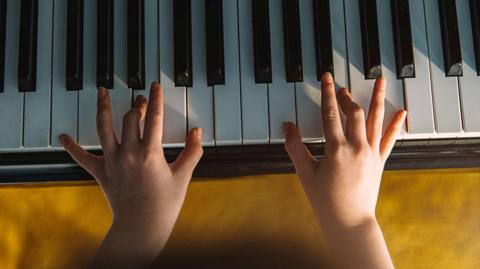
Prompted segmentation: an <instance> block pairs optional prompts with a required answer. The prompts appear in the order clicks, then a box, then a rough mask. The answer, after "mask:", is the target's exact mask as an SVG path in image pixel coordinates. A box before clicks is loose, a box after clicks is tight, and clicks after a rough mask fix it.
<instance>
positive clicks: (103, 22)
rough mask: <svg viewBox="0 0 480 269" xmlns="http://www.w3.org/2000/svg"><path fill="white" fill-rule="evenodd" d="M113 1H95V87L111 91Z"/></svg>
mask: <svg viewBox="0 0 480 269" xmlns="http://www.w3.org/2000/svg"><path fill="white" fill-rule="evenodd" d="M113 5H114V0H98V1H97V87H99V88H100V87H104V88H107V89H113V76H114V75H113V70H114V69H113V61H114V59H113V55H114V54H113V53H114V45H113V42H114V41H113V40H114V39H113V38H114V36H113V33H114V32H113V31H114V28H113V27H114V26H113V24H114V21H113V20H114V17H113V16H114V15H113V14H114V6H113Z"/></svg>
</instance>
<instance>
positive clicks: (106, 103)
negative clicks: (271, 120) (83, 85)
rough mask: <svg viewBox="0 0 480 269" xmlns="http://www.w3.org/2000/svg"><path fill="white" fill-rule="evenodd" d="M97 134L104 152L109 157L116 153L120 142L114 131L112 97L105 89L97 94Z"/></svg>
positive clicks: (101, 89)
mask: <svg viewBox="0 0 480 269" xmlns="http://www.w3.org/2000/svg"><path fill="white" fill-rule="evenodd" d="M97 132H98V136H99V138H100V143H101V144H102V148H103V151H104V152H105V153H106V154H107V155H108V154H110V153H112V152H113V151H115V149H116V148H117V145H118V142H117V138H116V137H115V131H114V129H113V122H112V111H111V110H110V97H109V94H108V91H107V89H105V88H100V89H99V90H98V93H97Z"/></svg>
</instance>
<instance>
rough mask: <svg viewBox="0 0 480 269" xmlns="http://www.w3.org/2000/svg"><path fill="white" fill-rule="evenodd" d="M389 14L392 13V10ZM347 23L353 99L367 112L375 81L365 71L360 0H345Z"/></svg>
mask: <svg viewBox="0 0 480 269" xmlns="http://www.w3.org/2000/svg"><path fill="white" fill-rule="evenodd" d="M388 14H390V12H389V13H388ZM345 24H346V36H347V40H348V42H347V47H348V66H349V76H350V91H351V93H352V96H353V100H354V101H355V102H357V103H358V104H359V105H360V106H361V107H362V108H363V109H364V110H365V113H367V112H368V107H369V106H370V99H371V97H372V89H373V85H374V83H375V81H374V80H366V79H365V75H364V72H363V50H362V31H361V28H360V10H359V1H358V0H345ZM392 50H393V48H392Z"/></svg>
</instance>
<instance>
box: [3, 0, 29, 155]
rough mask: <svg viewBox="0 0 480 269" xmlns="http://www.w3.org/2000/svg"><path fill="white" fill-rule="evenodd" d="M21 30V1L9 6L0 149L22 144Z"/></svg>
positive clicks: (11, 3)
mask: <svg viewBox="0 0 480 269" xmlns="http://www.w3.org/2000/svg"><path fill="white" fill-rule="evenodd" d="M19 30H20V1H9V2H8V5H7V27H6V38H5V42H6V43H5V51H6V53H5V82H4V85H3V87H4V88H3V90H4V92H3V93H0V124H1V125H0V126H2V132H1V138H0V149H16V148H19V147H21V143H22V123H23V99H24V95H23V93H20V92H18V82H17V81H18V79H17V77H18V76H17V72H18V41H19Z"/></svg>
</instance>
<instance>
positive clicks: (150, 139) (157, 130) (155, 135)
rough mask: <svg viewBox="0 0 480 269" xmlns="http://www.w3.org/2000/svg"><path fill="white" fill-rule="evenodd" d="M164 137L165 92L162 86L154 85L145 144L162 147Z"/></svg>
mask: <svg viewBox="0 0 480 269" xmlns="http://www.w3.org/2000/svg"><path fill="white" fill-rule="evenodd" d="M162 137H163V91H162V88H161V87H160V84H158V83H157V82H154V83H152V85H151V87H150V98H149V100H148V107H147V115H146V117H145V129H144V133H143V142H144V143H145V144H146V145H147V146H153V147H162V146H163V145H162Z"/></svg>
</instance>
